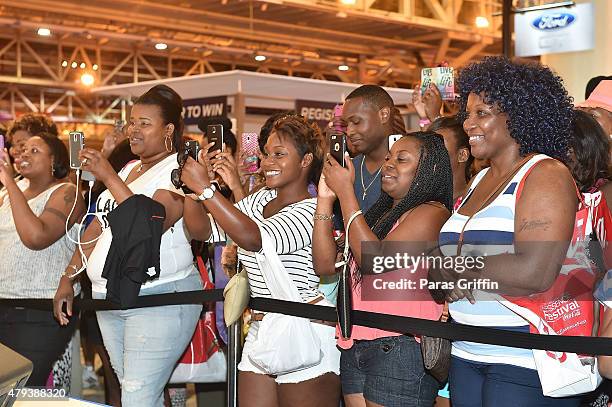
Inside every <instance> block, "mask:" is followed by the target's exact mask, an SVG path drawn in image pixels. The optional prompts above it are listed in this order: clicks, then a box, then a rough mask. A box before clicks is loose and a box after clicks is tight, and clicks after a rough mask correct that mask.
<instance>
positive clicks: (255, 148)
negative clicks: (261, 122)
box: [240, 133, 259, 174]
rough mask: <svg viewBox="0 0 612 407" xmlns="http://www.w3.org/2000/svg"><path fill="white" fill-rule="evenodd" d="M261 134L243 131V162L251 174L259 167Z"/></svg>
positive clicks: (241, 138)
mask: <svg viewBox="0 0 612 407" xmlns="http://www.w3.org/2000/svg"><path fill="white" fill-rule="evenodd" d="M258 139H259V136H258V135H257V133H242V135H241V137H240V141H241V144H240V145H241V149H242V151H243V152H244V161H243V164H244V165H245V166H246V171H247V172H248V173H249V174H253V173H254V172H257V169H258V168H259V160H258V156H257V154H258V153H259V142H258Z"/></svg>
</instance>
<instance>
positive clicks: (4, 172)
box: [0, 148, 15, 186]
mask: <svg viewBox="0 0 612 407" xmlns="http://www.w3.org/2000/svg"><path fill="white" fill-rule="evenodd" d="M14 177H15V173H14V172H13V166H12V165H11V160H10V158H9V154H8V150H7V149H6V148H5V149H4V150H2V151H0V182H1V183H2V185H5V186H6V185H7V184H8V183H9V182H15V178H14Z"/></svg>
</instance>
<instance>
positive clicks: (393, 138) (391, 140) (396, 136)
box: [389, 134, 402, 150]
mask: <svg viewBox="0 0 612 407" xmlns="http://www.w3.org/2000/svg"><path fill="white" fill-rule="evenodd" d="M401 138H402V135H401V134H392V135H390V136H389V150H391V147H393V144H395V142H396V141H397V140H399V139H401Z"/></svg>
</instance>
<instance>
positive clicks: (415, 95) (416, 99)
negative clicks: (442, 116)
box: [412, 84, 427, 120]
mask: <svg viewBox="0 0 612 407" xmlns="http://www.w3.org/2000/svg"><path fill="white" fill-rule="evenodd" d="M412 105H413V106H414V110H416V112H417V115H419V119H421V120H424V119H427V114H426V113H425V103H424V102H423V98H422V97H421V84H418V85H417V86H415V87H414V89H413V92H412Z"/></svg>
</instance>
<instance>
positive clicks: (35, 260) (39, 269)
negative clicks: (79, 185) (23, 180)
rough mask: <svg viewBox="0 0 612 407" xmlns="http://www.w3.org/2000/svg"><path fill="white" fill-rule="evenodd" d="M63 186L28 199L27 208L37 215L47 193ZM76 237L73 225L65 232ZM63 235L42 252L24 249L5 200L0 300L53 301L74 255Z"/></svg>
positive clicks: (0, 216) (0, 212)
mask: <svg viewBox="0 0 612 407" xmlns="http://www.w3.org/2000/svg"><path fill="white" fill-rule="evenodd" d="M63 185H67V183H62V184H58V185H54V186H52V187H50V188H49V189H47V190H46V191H44V192H42V193H40V194H39V195H38V196H36V197H34V198H32V199H30V200H29V201H28V205H29V206H30V209H32V212H34V214H35V215H36V216H40V215H41V213H42V212H43V209H44V208H45V205H46V204H47V201H48V200H49V197H51V194H52V193H53V192H55V191H56V190H57V189H58V188H60V187H61V186H63ZM68 232H69V233H70V236H71V237H72V238H73V239H74V238H76V233H77V226H76V225H73V226H72V228H70V230H69V231H68ZM74 250H75V245H74V244H73V243H71V242H70V240H69V239H68V238H67V237H66V235H64V236H62V237H61V238H60V239H59V240H57V241H56V242H55V243H53V244H52V245H51V246H49V247H47V248H46V249H43V250H30V249H28V248H27V247H26V246H25V245H24V244H23V243H22V242H21V239H20V238H19V235H18V234H17V229H16V227H15V222H14V220H13V213H12V210H11V204H10V200H9V199H8V197H6V199H4V202H2V205H1V206H0V253H2V260H1V261H0V298H53V296H54V295H55V291H56V290H57V287H58V285H59V281H60V278H61V276H62V273H63V272H64V270H66V267H67V266H68V264H69V263H70V259H71V258H72V255H73V254H74Z"/></svg>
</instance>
